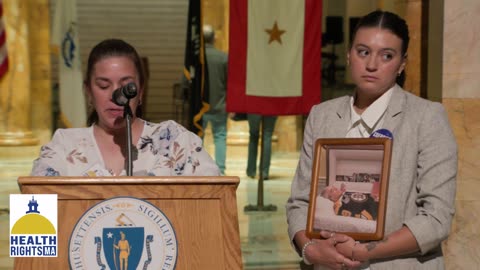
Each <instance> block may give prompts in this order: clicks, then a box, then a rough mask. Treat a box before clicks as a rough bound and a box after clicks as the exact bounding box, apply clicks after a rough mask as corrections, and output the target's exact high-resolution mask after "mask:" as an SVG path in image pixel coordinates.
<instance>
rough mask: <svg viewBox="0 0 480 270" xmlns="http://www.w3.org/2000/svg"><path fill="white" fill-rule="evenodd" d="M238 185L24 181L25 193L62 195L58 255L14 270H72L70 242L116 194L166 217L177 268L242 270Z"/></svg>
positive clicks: (20, 262)
mask: <svg viewBox="0 0 480 270" xmlns="http://www.w3.org/2000/svg"><path fill="white" fill-rule="evenodd" d="M239 181H240V180H239V178H238V177H229V176H222V177H183V176H182V177H180V176H179V177H105V178H84V177H20V178H19V179H18V183H19V186H20V190H21V191H22V193H23V194H58V257H56V258H46V257H43V258H15V262H14V269H15V270H24V269H39V270H42V269H49V270H50V269H69V264H68V241H69V239H70V234H71V232H72V230H73V228H74V227H75V225H76V223H77V221H78V220H79V219H80V217H81V216H82V215H83V214H84V213H85V212H86V211H87V210H88V209H89V208H91V207H92V206H94V205H95V204H97V203H99V202H101V201H102V200H105V199H108V198H111V197H117V196H131V197H135V198H139V199H144V200H147V201H148V202H150V203H152V204H153V205H155V206H157V207H158V208H159V209H160V210H161V211H162V212H163V213H164V214H165V215H166V216H167V217H168V219H169V220H170V222H171V223H172V226H173V228H174V229H175V233H176V237H177V241H178V258H177V265H176V268H175V269H178V270H183V269H222V270H223V269H242V258H241V250H240V236H239V235H240V234H239V226H238V214H237V203H236V188H237V186H238V184H239ZM152 255H153V258H155V254H152ZM75 269H76V268H75ZM80 269H81V268H80Z"/></svg>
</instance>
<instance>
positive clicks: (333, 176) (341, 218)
mask: <svg viewBox="0 0 480 270" xmlns="http://www.w3.org/2000/svg"><path fill="white" fill-rule="evenodd" d="M389 151H390V150H389ZM316 155H317V156H318V157H317V158H316V161H317V163H318V164H317V166H319V167H318V168H317V169H316V170H314V171H315V173H314V174H315V176H314V177H316V179H317V183H316V194H315V209H314V211H313V213H314V214H313V228H312V229H313V232H312V234H319V233H320V231H321V230H328V231H335V232H343V233H346V234H349V235H352V236H355V237H354V238H355V239H358V240H361V239H377V238H379V237H381V236H383V224H384V220H383V218H384V209H385V205H384V204H385V198H383V200H382V201H381V200H380V191H381V184H382V179H385V177H382V176H384V175H383V174H382V173H383V172H382V169H383V168H384V163H385V161H386V160H385V147H384V145H383V144H382V143H380V144H361V145H343V144H340V145H328V144H327V145H323V146H322V147H321V149H320V151H318V149H317V151H316ZM388 158H389V157H388ZM387 161H388V162H389V159H388V160H387ZM384 197H385V196H384ZM381 204H383V207H380V206H381ZM382 211H383V212H382ZM379 219H380V220H379ZM379 221H380V225H382V226H381V227H382V229H381V231H379V227H380V226H378V225H379ZM380 234H381V235H380Z"/></svg>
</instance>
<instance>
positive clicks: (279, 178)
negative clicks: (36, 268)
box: [0, 137, 299, 270]
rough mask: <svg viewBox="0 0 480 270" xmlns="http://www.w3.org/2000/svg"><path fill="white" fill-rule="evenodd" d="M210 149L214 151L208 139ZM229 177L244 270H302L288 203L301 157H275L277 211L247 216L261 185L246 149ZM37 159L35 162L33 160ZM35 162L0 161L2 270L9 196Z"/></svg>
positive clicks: (6, 269) (272, 189)
mask: <svg viewBox="0 0 480 270" xmlns="http://www.w3.org/2000/svg"><path fill="white" fill-rule="evenodd" d="M205 143H206V147H207V149H208V151H209V152H212V151H211V150H213V147H212V146H211V142H210V141H209V139H208V137H207V138H206V142H205ZM227 157H228V158H227V171H226V173H227V174H228V175H238V176H239V177H240V185H239V187H238V189H237V205H238V216H239V225H240V240H241V249H242V254H243V262H244V269H299V266H298V261H299V258H298V256H297V255H296V253H295V252H294V251H293V250H292V248H291V246H290V244H289V240H288V236H287V226H286V218H285V201H286V199H287V197H288V194H289V190H290V183H291V179H292V176H293V174H294V171H295V167H296V162H297V159H298V154H297V153H273V155H272V164H271V169H270V180H268V181H265V182H264V205H270V204H272V205H275V206H276V207H277V210H276V211H249V212H245V211H244V207H245V206H246V205H257V202H258V201H257V198H258V196H257V188H258V181H257V180H256V179H250V178H248V177H247V176H246V175H245V167H246V159H245V157H246V145H245V146H233V147H229V148H228V154H227ZM32 159H33V158H32ZM32 159H23V160H12V161H0V270H10V269H13V260H12V259H11V258H9V257H8V235H9V228H8V227H9V220H8V212H6V211H2V210H1V209H6V208H8V203H9V201H8V198H9V197H8V194H10V193H18V187H17V184H16V180H17V177H18V176H19V175H27V174H28V173H29V172H30V168H31V163H32Z"/></svg>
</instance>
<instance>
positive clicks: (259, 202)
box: [243, 115, 277, 212]
mask: <svg viewBox="0 0 480 270" xmlns="http://www.w3.org/2000/svg"><path fill="white" fill-rule="evenodd" d="M261 119H262V120H261V121H262V124H261V126H262V129H261V135H262V139H261V142H260V169H259V171H260V173H259V179H258V188H257V205H251V204H249V205H247V206H245V208H244V209H243V210H244V211H245V212H252V211H277V206H276V205H273V204H269V205H264V204H263V181H264V179H263V176H264V175H263V163H264V156H263V149H264V147H265V144H264V142H265V116H263V115H262V118H261Z"/></svg>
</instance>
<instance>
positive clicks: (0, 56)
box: [0, 0, 8, 78]
mask: <svg viewBox="0 0 480 270" xmlns="http://www.w3.org/2000/svg"><path fill="white" fill-rule="evenodd" d="M7 70H8V54H7V39H6V35H5V25H4V24H3V1H1V0H0V78H1V77H3V75H4V74H5V73H6V72H7Z"/></svg>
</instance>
